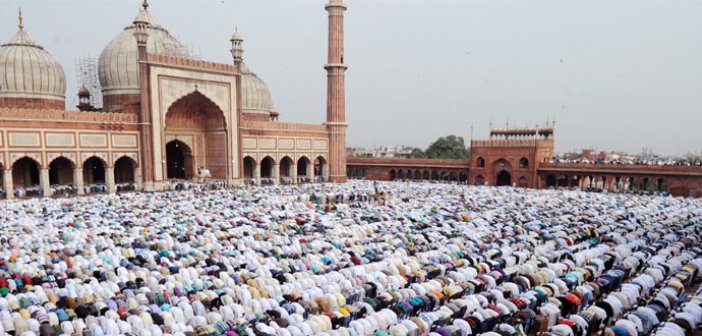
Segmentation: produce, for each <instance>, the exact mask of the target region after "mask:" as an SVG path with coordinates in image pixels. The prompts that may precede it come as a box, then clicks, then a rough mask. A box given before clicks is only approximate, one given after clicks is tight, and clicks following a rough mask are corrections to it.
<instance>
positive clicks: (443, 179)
mask: <svg viewBox="0 0 702 336" xmlns="http://www.w3.org/2000/svg"><path fill="white" fill-rule="evenodd" d="M448 179H449V174H448V172H445V171H442V172H441V180H442V181H448Z"/></svg>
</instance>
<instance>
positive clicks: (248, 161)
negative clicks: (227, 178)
mask: <svg viewBox="0 0 702 336" xmlns="http://www.w3.org/2000/svg"><path fill="white" fill-rule="evenodd" d="M255 172H256V160H254V159H253V158H252V157H250V156H247V157H245V158H244V178H247V179H252V178H254V177H255V176H254V174H255Z"/></svg>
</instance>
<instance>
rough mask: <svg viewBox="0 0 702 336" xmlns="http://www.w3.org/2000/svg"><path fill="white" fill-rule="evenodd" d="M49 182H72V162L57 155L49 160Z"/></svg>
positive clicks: (69, 183) (59, 183)
mask: <svg viewBox="0 0 702 336" xmlns="http://www.w3.org/2000/svg"><path fill="white" fill-rule="evenodd" d="M49 184H50V185H71V184H73V162H71V160H69V159H67V158H65V157H63V156H59V157H57V158H55V159H54V160H53V161H51V163H49Z"/></svg>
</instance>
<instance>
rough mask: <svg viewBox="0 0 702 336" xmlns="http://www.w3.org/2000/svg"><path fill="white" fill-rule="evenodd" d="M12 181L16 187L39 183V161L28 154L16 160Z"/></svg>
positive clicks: (13, 166)
mask: <svg viewBox="0 0 702 336" xmlns="http://www.w3.org/2000/svg"><path fill="white" fill-rule="evenodd" d="M12 183H13V185H14V186H15V187H31V186H35V185H39V163H38V162H37V161H35V160H34V159H32V158H29V157H26V156H25V157H23V158H21V159H19V160H17V161H15V163H14V164H13V165H12Z"/></svg>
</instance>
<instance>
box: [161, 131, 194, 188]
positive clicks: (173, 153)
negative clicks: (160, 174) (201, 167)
mask: <svg viewBox="0 0 702 336" xmlns="http://www.w3.org/2000/svg"><path fill="white" fill-rule="evenodd" d="M193 161H194V159H193V151H192V149H190V146H188V145H187V144H186V143H184V142H182V141H180V140H172V141H170V142H168V143H167V144H166V177H167V178H168V179H190V178H192V177H193V176H194V175H195V174H194V172H195V171H194V166H195V164H194V162H193Z"/></svg>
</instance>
